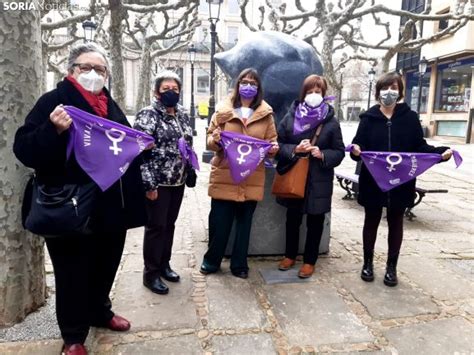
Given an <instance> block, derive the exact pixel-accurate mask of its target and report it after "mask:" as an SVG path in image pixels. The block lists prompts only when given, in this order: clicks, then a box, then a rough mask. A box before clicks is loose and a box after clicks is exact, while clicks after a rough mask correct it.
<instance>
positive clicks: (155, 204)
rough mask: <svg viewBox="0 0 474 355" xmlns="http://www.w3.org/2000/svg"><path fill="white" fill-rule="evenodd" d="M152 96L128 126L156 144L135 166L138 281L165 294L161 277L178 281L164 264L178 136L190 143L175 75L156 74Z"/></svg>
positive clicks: (176, 205)
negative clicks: (142, 198) (139, 210)
mask: <svg viewBox="0 0 474 355" xmlns="http://www.w3.org/2000/svg"><path fill="white" fill-rule="evenodd" d="M154 91H155V97H154V98H153V100H152V103H151V105H150V106H147V107H145V108H143V109H142V110H140V112H138V113H137V117H136V120H135V124H134V128H135V129H138V130H140V131H143V132H146V133H148V134H149V135H151V136H153V137H154V138H155V144H156V146H155V147H154V148H153V149H152V150H151V151H149V152H147V154H145V155H144V163H143V164H142V166H141V171H142V179H143V184H144V186H145V191H146V197H147V198H146V208H147V215H148V222H147V224H146V226H145V237H144V242H143V258H144V261H145V270H144V274H143V284H144V285H145V286H146V287H147V288H149V289H150V290H151V291H152V292H154V293H157V294H167V293H168V291H169V290H168V286H167V285H166V284H165V283H164V282H163V281H162V280H161V277H163V278H164V279H165V280H167V281H170V282H178V281H179V275H178V274H177V273H176V272H174V271H173V270H172V269H171V267H170V259H171V249H172V246H173V236H174V229H175V222H176V219H177V218H178V214H179V209H180V207H181V202H182V200H183V194H184V183H185V180H186V161H185V160H183V158H182V156H181V153H180V151H179V148H178V140H179V139H180V138H181V137H184V139H185V140H186V142H187V143H188V144H189V145H192V128H191V125H190V121H189V117H188V116H187V115H186V114H185V113H184V110H183V107H182V106H180V105H178V101H179V94H180V92H181V80H180V78H179V76H178V75H176V74H175V73H174V72H171V71H164V72H162V73H160V74H158V76H157V78H156V80H155V90H154Z"/></svg>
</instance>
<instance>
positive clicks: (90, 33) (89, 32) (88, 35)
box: [82, 20, 97, 42]
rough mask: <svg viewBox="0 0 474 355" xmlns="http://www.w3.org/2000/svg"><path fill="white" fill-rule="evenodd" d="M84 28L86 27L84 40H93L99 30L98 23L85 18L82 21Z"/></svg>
mask: <svg viewBox="0 0 474 355" xmlns="http://www.w3.org/2000/svg"><path fill="white" fill-rule="evenodd" d="M82 28H83V29H84V42H92V40H93V39H94V35H95V31H96V30H97V24H96V23H95V22H94V21H91V20H85V21H84V22H83V23H82Z"/></svg>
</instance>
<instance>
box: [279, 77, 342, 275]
mask: <svg viewBox="0 0 474 355" xmlns="http://www.w3.org/2000/svg"><path fill="white" fill-rule="evenodd" d="M326 91H327V82H326V79H324V78H323V77H321V76H318V75H310V76H308V77H307V78H306V79H305V80H304V82H303V86H302V88H301V93H300V97H299V99H298V100H296V101H295V102H294V103H293V104H292V106H291V107H290V110H289V111H288V113H287V114H286V115H285V117H284V118H283V120H282V121H281V122H280V124H279V125H278V143H279V144H280V151H279V153H278V155H277V159H278V165H277V171H282V170H284V167H286V166H288V165H289V164H291V163H293V162H295V159H298V156H304V155H308V154H309V157H310V163H309V170H308V178H307V182H306V193H305V197H304V199H286V198H285V199H283V198H278V199H277V202H278V203H279V204H281V205H283V206H285V207H287V212H286V250H285V258H284V259H283V260H282V261H281V262H280V263H279V265H278V268H279V269H280V270H282V271H285V270H288V269H290V268H291V267H292V266H293V265H294V264H295V259H296V255H297V254H298V245H299V229H300V225H301V222H302V219H303V215H305V214H306V225H307V234H306V243H305V250H304V256H303V265H302V267H301V268H300V270H299V273H298V276H299V277H301V278H308V277H311V276H312V274H313V272H314V265H315V264H316V261H317V259H318V251H319V244H320V241H321V236H322V233H323V227H324V217H325V213H327V212H329V211H330V210H331V200H332V191H333V178H334V168H335V167H336V166H338V165H339V164H340V163H341V161H342V159H343V158H344V142H343V141H342V133H341V127H340V126H339V122H338V121H337V120H336V117H335V116H334V109H333V107H332V106H330V105H329V104H327V103H326V102H325V100H324V97H325V95H326ZM318 127H321V130H320V132H319V137H318V139H317V142H316V144H315V145H312V144H311V140H312V138H313V137H314V136H315V134H316V132H317V130H318Z"/></svg>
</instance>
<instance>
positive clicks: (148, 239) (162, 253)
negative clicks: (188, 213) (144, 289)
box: [143, 185, 184, 280]
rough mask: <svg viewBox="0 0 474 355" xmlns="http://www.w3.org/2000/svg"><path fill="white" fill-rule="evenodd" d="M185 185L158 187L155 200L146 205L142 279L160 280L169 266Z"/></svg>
mask: <svg viewBox="0 0 474 355" xmlns="http://www.w3.org/2000/svg"><path fill="white" fill-rule="evenodd" d="M183 195H184V185H181V186H160V187H159V188H158V199H156V200H154V201H151V200H148V199H147V201H146V211H147V216H148V221H147V224H146V225H145V237H144V241H143V259H144V261H145V271H144V275H145V277H146V278H147V279H148V280H153V279H154V278H156V277H158V276H160V273H161V271H162V270H163V269H164V268H166V267H168V266H169V262H170V259H171V249H172V248H173V237H174V229H175V223H176V220H177V219H178V214H179V209H180V208H181V202H182V201H183Z"/></svg>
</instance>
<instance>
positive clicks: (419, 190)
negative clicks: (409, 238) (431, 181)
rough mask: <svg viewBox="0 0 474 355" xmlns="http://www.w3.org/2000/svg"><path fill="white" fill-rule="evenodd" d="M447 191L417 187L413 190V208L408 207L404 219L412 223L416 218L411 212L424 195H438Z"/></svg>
mask: <svg viewBox="0 0 474 355" xmlns="http://www.w3.org/2000/svg"><path fill="white" fill-rule="evenodd" d="M447 192H448V190H446V189H434V190H427V189H423V188H421V187H417V188H416V189H415V193H416V196H415V201H414V203H413V206H411V207H408V208H407V209H406V211H405V217H407V218H408V220H409V221H413V218H416V215H415V214H414V213H413V212H412V210H413V209H414V208H415V206H417V205H419V204H420V202H421V200H423V197H425V195H426V194H439V193H443V194H445V193H447Z"/></svg>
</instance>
